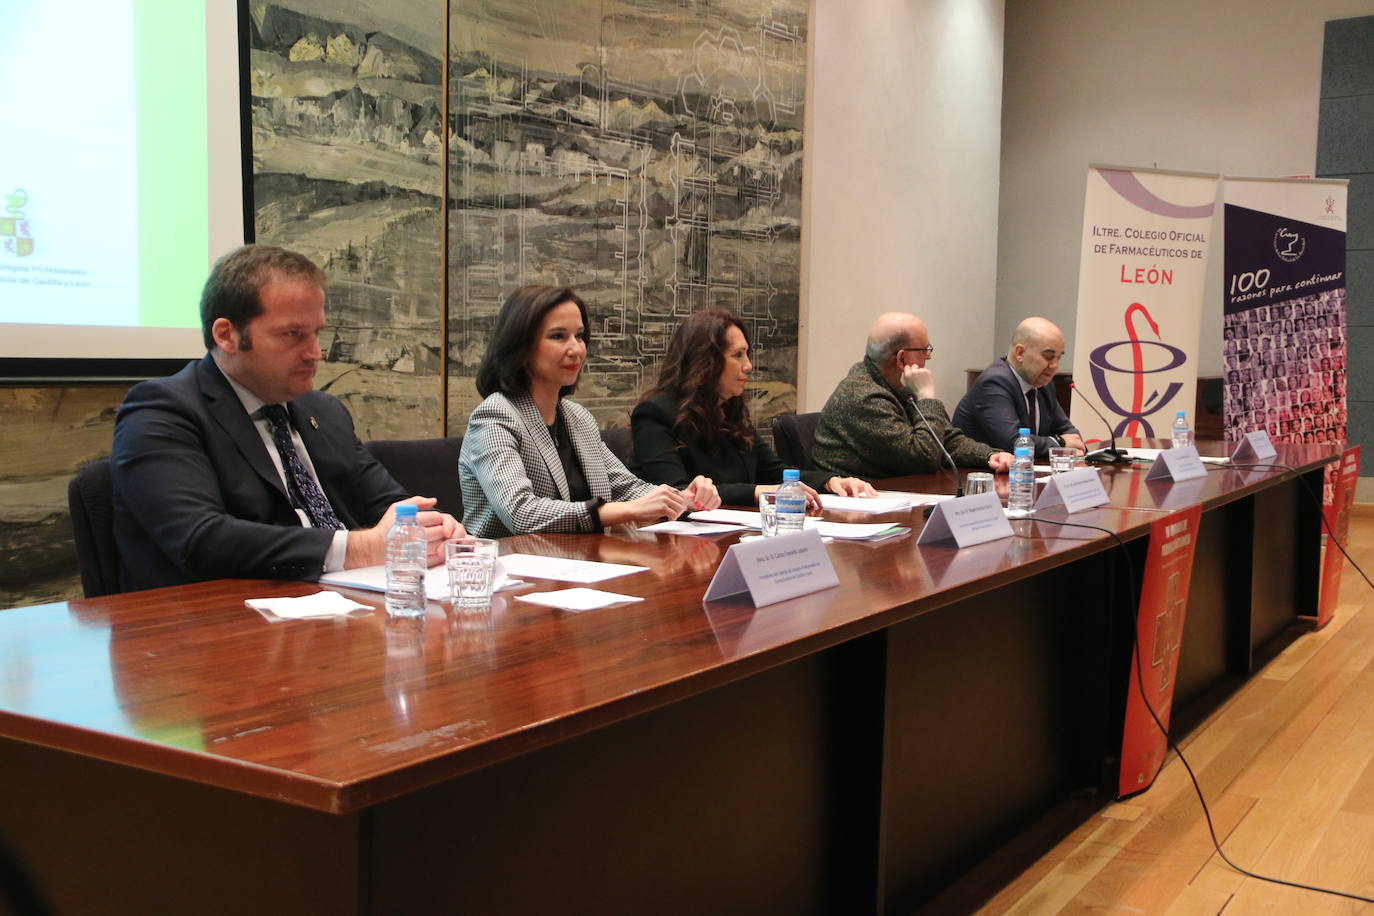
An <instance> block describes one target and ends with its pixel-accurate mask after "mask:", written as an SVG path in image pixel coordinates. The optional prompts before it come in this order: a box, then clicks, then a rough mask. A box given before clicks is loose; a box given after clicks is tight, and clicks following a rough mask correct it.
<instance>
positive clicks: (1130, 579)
mask: <svg viewBox="0 0 1374 916" xmlns="http://www.w3.org/2000/svg"><path fill="white" fill-rule="evenodd" d="M1275 466H1276V467H1284V466H1283V465H1275ZM1286 469H1287V470H1290V471H1291V470H1293V469H1292V468H1286ZM1294 473H1295V474H1296V473H1297V472H1296V471H1294ZM1298 480H1300V481H1301V480H1302V476H1301V475H1299V476H1298ZM1303 483H1304V486H1306V482H1305V481H1304V482H1303ZM1307 489H1308V494H1309V495H1311V488H1310V487H1309V488H1307ZM1318 502H1319V504H1320V501H1318ZM1030 521H1034V522H1045V523H1047V524H1051V525H1063V526H1065V527H1068V528H1089V529H1092V530H1093V531H1101V532H1102V533H1103V534H1106V535H1108V536H1110V537H1111V538H1112V540H1114V541H1116V544H1117V546H1118V547H1120V548H1121V553H1122V556H1124V557H1125V558H1126V589H1127V602H1126V605H1125V607H1126V610H1127V613H1128V614H1129V613H1130V605H1131V602H1133V601H1135V595H1136V578H1135V561H1133V560H1132V559H1131V551H1130V549H1129V548H1128V547H1127V546H1126V542H1125V541H1124V540H1122V538H1121V535H1119V534H1117V533H1116V532H1115V531H1112V530H1110V529H1108V528H1102V527H1099V526H1097V525H1085V524H1083V523H1081V522H1061V521H1056V520H1055V519H1049V518H1041V517H1039V516H1031V518H1030ZM1329 530H1330V529H1329V527H1328V531H1329ZM1331 540H1332V541H1334V540H1335V537H1334V536H1333V537H1332V538H1331ZM1341 552H1342V553H1345V550H1344V548H1342V550H1341ZM1349 556H1350V555H1349V554H1346V557H1349ZM1351 562H1352V563H1354V561H1353V560H1352V561H1351ZM1356 568H1357V569H1358V567H1356ZM1360 575H1364V573H1363V572H1361V573H1360ZM1365 581H1366V582H1368V581H1369V579H1368V577H1365ZM1135 603H1136V610H1135V613H1134V614H1130V617H1131V653H1132V656H1133V657H1134V659H1135V678H1134V680H1135V686H1136V691H1137V692H1138V693H1139V694H1140V700H1141V702H1142V703H1144V704H1145V709H1146V710H1147V711H1148V712H1149V713H1150V718H1151V719H1153V720H1154V723H1155V727H1156V728H1158V729H1159V733H1160V734H1161V735H1163V736H1164V742H1165V744H1166V745H1167V747H1168V748H1169V750H1171V751H1173V752H1174V753H1175V754H1177V755H1178V759H1179V762H1181V763H1182V764H1183V768H1184V769H1185V770H1186V771H1187V772H1188V778H1189V779H1190V780H1192V783H1193V791H1194V792H1195V793H1197V800H1198V803H1199V804H1201V805H1202V814H1203V816H1204V817H1205V818H1206V819H1207V832H1208V833H1209V834H1211V837H1212V847H1213V848H1214V849H1216V851H1217V855H1219V856H1221V860H1222V861H1223V862H1225V863H1226V864H1227V865H1229V866H1231V867H1232V868H1233V869H1235V870H1236V871H1238V872H1240V873H1241V874H1242V875H1245V876H1246V877H1249V878H1254V879H1256V880H1258V881H1268V882H1270V883H1271V884H1282V885H1284V886H1285V887H1295V888H1298V889H1299V890H1305V891H1315V892H1316V893H1318V894H1331V895H1333V896H1336V897H1345V898H1347V899H1349V900H1359V901H1362V902H1364V903H1374V897H1362V896H1360V895H1359V894H1352V893H1349V892H1347V891H1338V890H1332V889H1331V888H1327V887H1317V886H1315V885H1312V884H1302V883H1300V882H1297V881H1286V880H1284V879H1283V878H1271V877H1269V876H1268V875H1261V874H1257V873H1256V872H1253V871H1250V870H1249V869H1247V868H1242V867H1240V866H1239V865H1237V864H1236V863H1235V862H1233V861H1231V858H1230V857H1229V856H1227V855H1226V852H1225V850H1223V849H1222V848H1221V841H1220V840H1218V839H1217V831H1216V826H1215V825H1214V824H1213V823H1212V811H1211V809H1210V808H1208V807H1207V799H1206V798H1204V797H1203V795H1202V786H1201V785H1199V784H1198V781H1197V775H1196V774H1194V773H1193V768H1192V766H1190V765H1189V764H1188V758H1186V757H1184V756H1183V751H1182V750H1181V749H1180V748H1179V746H1178V745H1177V744H1175V743H1174V739H1173V738H1171V737H1169V730H1168V729H1167V728H1165V727H1164V723H1163V722H1161V721H1160V719H1159V716H1158V714H1156V713H1155V708H1154V707H1153V706H1151V705H1150V699H1149V697H1148V696H1147V695H1146V693H1145V682H1144V681H1143V680H1142V672H1143V671H1144V670H1145V669H1144V667H1143V665H1142V664H1141V660H1140V640H1139V638H1138V637H1139V634H1140V604H1139V602H1135ZM1128 689H1129V688H1128Z"/></svg>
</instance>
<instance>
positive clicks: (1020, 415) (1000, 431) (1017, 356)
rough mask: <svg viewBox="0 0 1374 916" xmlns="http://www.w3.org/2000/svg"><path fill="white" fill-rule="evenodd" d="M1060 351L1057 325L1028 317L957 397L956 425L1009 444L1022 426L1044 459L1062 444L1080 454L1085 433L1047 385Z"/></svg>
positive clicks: (998, 444) (1061, 343) (997, 444)
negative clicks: (1004, 350)
mask: <svg viewBox="0 0 1374 916" xmlns="http://www.w3.org/2000/svg"><path fill="white" fill-rule="evenodd" d="M1063 356H1064V334H1063V333H1062V332H1061V331H1060V330H1059V328H1058V327H1056V326H1055V324H1054V323H1053V322H1051V321H1048V320H1046V319H1044V318H1027V319H1026V320H1025V321H1023V322H1021V323H1020V324H1019V325H1017V327H1016V332H1015V333H1014V334H1012V338H1011V349H1009V350H1008V351H1007V355H1006V356H1005V357H998V359H997V360H996V361H995V362H993V364H992V365H991V366H988V367H987V368H986V369H984V370H983V372H982V374H981V375H979V376H978V380H977V381H976V382H974V383H973V387H972V388H970V389H969V390H968V392H967V393H966V394H965V395H964V396H963V398H961V399H960V400H959V406H958V407H956V408H955V409H954V419H953V423H954V425H955V426H957V427H959V428H960V429H962V430H963V431H964V432H966V433H968V434H969V435H970V436H972V437H973V438H975V439H978V440H979V441H981V442H986V443H988V444H989V445H993V446H995V447H997V448H1008V449H1009V448H1011V446H1012V442H1013V441H1014V440H1015V439H1016V432H1017V430H1019V429H1021V428H1022V427H1026V428H1028V429H1030V431H1031V438H1032V439H1034V440H1035V457H1037V458H1048V457H1049V453H1050V449H1051V448H1053V447H1057V446H1061V445H1062V446H1067V447H1069V448H1072V449H1074V450H1075V451H1077V453H1078V454H1080V455H1082V454H1084V453H1085V452H1086V449H1085V448H1084V446H1083V437H1082V436H1081V435H1079V433H1078V430H1077V428H1075V427H1074V425H1073V424H1072V423H1070V422H1069V418H1068V417H1067V416H1066V415H1065V414H1064V408H1062V407H1060V406H1059V399H1058V398H1057V397H1055V394H1054V387H1053V386H1052V385H1051V384H1050V382H1052V381H1054V374H1055V373H1056V372H1058V371H1059V361H1060V360H1061V359H1062V358H1063ZM1032 411H1034V413H1033V414H1032Z"/></svg>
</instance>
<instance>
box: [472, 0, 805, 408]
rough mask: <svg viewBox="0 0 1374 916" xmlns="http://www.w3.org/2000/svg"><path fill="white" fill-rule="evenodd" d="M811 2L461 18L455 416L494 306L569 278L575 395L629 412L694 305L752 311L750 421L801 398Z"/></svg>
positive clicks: (488, 8)
mask: <svg viewBox="0 0 1374 916" xmlns="http://www.w3.org/2000/svg"><path fill="white" fill-rule="evenodd" d="M805 25H806V5H805V3H804V2H793V3H790V4H787V3H783V4H757V3H701V2H698V3H690V2H640V3H625V2H614V0H564V2H534V0H496V2H486V3H478V4H454V6H453V14H452V20H451V29H450V60H449V74H450V82H449V111H450V119H451V120H450V123H451V129H452V141H451V144H450V153H449V157H450V158H449V194H450V208H449V232H450V236H449V269H450V288H449V316H450V328H451V333H450V349H449V359H450V361H449V372H450V375H451V376H453V377H454V378H453V380H452V383H451V385H450V404H451V406H452V419H451V421H450V431H451V432H453V433H459V432H461V429H462V427H461V424H462V422H463V419H464V418H465V417H466V415H467V413H468V411H469V410H471V408H472V407H473V406H474V404H475V403H476V400H477V396H476V393H475V391H474V390H473V388H472V384H471V379H472V376H473V375H474V374H475V372H476V367H477V363H478V361H479V360H480V358H481V352H482V346H483V343H484V341H485V335H486V332H487V330H488V329H489V327H490V323H491V320H492V317H493V315H494V314H495V312H496V309H497V308H498V307H499V305H500V303H501V301H502V299H503V298H504V296H505V295H506V294H507V293H509V291H510V290H511V289H513V288H515V287H516V286H518V285H520V284H522V283H530V282H539V283H558V284H566V285H569V286H572V287H573V288H575V289H576V290H578V292H579V293H581V294H582V295H583V298H585V299H586V300H587V302H588V305H589V306H590V307H591V310H592V313H593V317H592V324H593V328H592V331H593V335H594V338H595V349H594V353H593V355H592V357H591V359H590V360H589V362H588V370H587V373H586V376H585V377H584V379H583V381H582V383H581V385H580V387H579V389H578V393H577V400H578V401H579V402H581V403H583V404H585V405H586V406H588V407H589V408H591V409H592V411H593V412H594V413H596V414H597V418H598V420H599V421H600V423H601V425H603V426H623V425H625V423H626V422H627V416H628V411H629V409H630V408H631V407H632V406H633V405H634V403H635V401H636V400H637V398H638V395H639V393H640V392H641V391H642V390H643V389H644V388H645V387H646V386H647V385H648V384H650V383H652V381H653V380H654V378H655V377H656V374H657V366H658V361H659V359H660V358H661V355H662V353H663V350H664V347H665V346H666V344H667V340H668V337H669V335H670V334H671V333H672V330H673V328H674V327H676V325H677V324H678V322H679V321H681V319H682V318H683V317H685V316H686V315H687V314H689V313H690V312H691V311H692V310H694V309H697V308H702V307H704V306H718V307H722V308H726V309H729V310H731V311H733V312H735V313H736V314H739V315H741V316H743V317H744V318H745V319H746V322H747V324H748V326H749V328H750V332H751V336H752V337H753V341H754V347H755V350H756V359H755V363H756V366H757V369H756V372H755V381H754V383H753V384H751V386H750V394H751V397H752V399H753V401H752V408H753V412H754V416H755V420H756V422H757V423H758V424H759V425H760V427H761V428H764V429H766V424H765V423H764V422H763V421H765V420H766V419H767V418H769V417H771V416H772V415H774V414H776V413H779V412H788V411H791V410H793V409H795V402H796V340H797V298H798V280H799V252H800V244H799V243H800V225H801V164H802V104H803V89H804V85H805V61H806V49H805V37H806V36H805Z"/></svg>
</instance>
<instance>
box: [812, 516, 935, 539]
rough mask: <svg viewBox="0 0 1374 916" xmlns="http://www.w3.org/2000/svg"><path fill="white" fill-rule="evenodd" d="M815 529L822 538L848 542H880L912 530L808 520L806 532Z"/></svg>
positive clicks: (898, 527) (890, 526)
mask: <svg viewBox="0 0 1374 916" xmlns="http://www.w3.org/2000/svg"><path fill="white" fill-rule="evenodd" d="M813 528H814V529H815V530H816V531H818V532H820V535H821V536H822V537H828V538H836V539H839V540H847V541H867V540H879V539H881V538H885V537H893V536H895V535H898V534H902V533H903V532H906V531H909V530H910V529H908V528H902V527H900V526H898V525H893V524H890V523H886V522H879V523H877V524H870V525H861V524H855V523H852V522H827V521H822V520H821V519H818V518H808V519H807V520H806V530H811V529H813Z"/></svg>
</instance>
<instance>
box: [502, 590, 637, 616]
mask: <svg viewBox="0 0 1374 916" xmlns="http://www.w3.org/2000/svg"><path fill="white" fill-rule="evenodd" d="M517 597H518V598H519V600H521V601H528V602H529V603H530V604H542V605H544V606H545V607H552V608H558V609H559V610H563V611H594V610H596V609H597V608H603V607H610V606H611V605H613V604H625V603H626V602H630V601H643V600H644V599H643V598H636V597H635V596H634V595H617V594H616V593H615V592H603V591H600V590H598V589H595V588H564V589H560V590H558V591H556V592H534V593H532V594H529V595H518V596H517Z"/></svg>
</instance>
